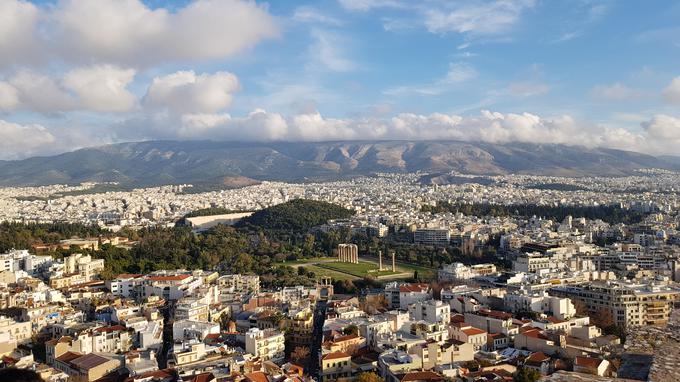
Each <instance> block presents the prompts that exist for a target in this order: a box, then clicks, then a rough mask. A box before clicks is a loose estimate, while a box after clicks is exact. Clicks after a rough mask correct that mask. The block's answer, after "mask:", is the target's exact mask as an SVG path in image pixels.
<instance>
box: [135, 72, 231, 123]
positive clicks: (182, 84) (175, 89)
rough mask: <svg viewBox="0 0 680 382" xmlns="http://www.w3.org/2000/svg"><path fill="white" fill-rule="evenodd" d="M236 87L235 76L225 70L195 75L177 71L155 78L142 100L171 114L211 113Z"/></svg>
mask: <svg viewBox="0 0 680 382" xmlns="http://www.w3.org/2000/svg"><path fill="white" fill-rule="evenodd" d="M237 90H239V82H238V79H237V78H236V76H235V75H233V74H231V73H228V72H217V73H215V74H206V73H204V74H200V75H196V73H194V72H193V71H179V72H176V73H173V74H169V75H167V76H163V77H156V78H154V79H153V82H152V83H151V85H150V86H149V90H148V92H147V94H146V96H145V102H146V103H147V104H148V105H150V106H154V107H162V108H167V109H168V110H170V111H172V112H173V113H214V112H216V111H219V110H222V109H224V108H226V107H228V106H229V105H230V104H231V100H232V94H233V93H234V92H236V91H237Z"/></svg>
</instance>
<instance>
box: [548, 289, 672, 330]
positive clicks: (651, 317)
mask: <svg viewBox="0 0 680 382" xmlns="http://www.w3.org/2000/svg"><path fill="white" fill-rule="evenodd" d="M550 293H551V294H553V295H556V296H563V297H569V298H571V299H572V300H579V301H581V302H583V304H584V305H585V307H586V308H587V310H588V311H589V312H590V313H591V314H602V311H603V310H605V311H608V312H610V313H611V317H612V320H613V321H614V323H615V324H616V325H621V326H640V325H654V326H663V325H665V324H666V323H668V318H669V316H670V312H671V309H672V306H673V302H674V301H676V300H677V299H678V295H679V294H680V291H679V290H678V289H675V288H671V287H667V286H662V285H656V284H651V285H648V284H636V283H631V282H626V281H606V282H592V283H590V284H585V285H580V286H563V287H554V288H551V289H550Z"/></svg>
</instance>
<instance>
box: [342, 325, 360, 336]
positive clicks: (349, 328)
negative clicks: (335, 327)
mask: <svg viewBox="0 0 680 382" xmlns="http://www.w3.org/2000/svg"><path fill="white" fill-rule="evenodd" d="M342 332H343V333H344V334H346V335H350V334H356V335H359V328H358V327H357V326H356V325H348V326H346V327H345V328H344V329H342Z"/></svg>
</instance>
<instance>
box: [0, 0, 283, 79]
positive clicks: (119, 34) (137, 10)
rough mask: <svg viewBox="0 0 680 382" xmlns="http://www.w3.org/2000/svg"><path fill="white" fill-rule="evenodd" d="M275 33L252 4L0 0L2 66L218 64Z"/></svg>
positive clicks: (227, 0) (226, 0) (223, 0)
mask: <svg viewBox="0 0 680 382" xmlns="http://www.w3.org/2000/svg"><path fill="white" fill-rule="evenodd" d="M279 34H280V31H279V27H278V25H277V22H276V20H275V19H274V18H273V17H272V16H271V15H270V14H269V13H268V10H267V7H266V6H262V5H258V4H256V3H255V2H254V1H245V0H196V1H193V2H190V3H189V4H188V5H186V6H184V7H181V8H178V9H174V8H169V7H168V8H163V7H158V8H150V7H149V6H147V5H145V4H144V3H143V2H142V1H140V0H96V1H94V0H58V1H57V2H56V4H54V5H50V6H46V5H44V6H40V7H38V6H35V5H33V4H31V3H29V2H27V1H18V0H3V1H0V65H2V64H7V63H26V62H28V61H29V60H31V61H34V59H35V57H41V58H42V59H48V60H53V61H54V60H57V61H65V62H77V63H87V64H92V63H106V64H120V65H124V66H138V65H153V64H165V63H167V62H168V61H170V62H173V61H196V60H211V59H221V58H225V57H230V56H233V55H234V54H236V53H238V52H241V51H243V50H245V49H248V48H250V47H252V46H254V45H255V44H257V43H258V42H260V41H261V40H263V39H267V38H273V37H277V36H279Z"/></svg>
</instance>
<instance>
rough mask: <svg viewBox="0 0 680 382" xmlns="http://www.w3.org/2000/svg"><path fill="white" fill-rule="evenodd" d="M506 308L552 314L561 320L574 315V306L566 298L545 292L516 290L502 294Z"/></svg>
mask: <svg viewBox="0 0 680 382" xmlns="http://www.w3.org/2000/svg"><path fill="white" fill-rule="evenodd" d="M503 303H504V305H505V308H506V309H509V310H511V311H513V312H518V311H531V312H536V313H544V314H550V315H553V316H555V317H557V318H559V319H561V320H566V319H569V318H570V317H573V316H574V315H576V308H575V307H574V304H573V303H572V302H571V300H570V299H568V298H561V297H556V296H549V295H548V293H547V292H541V293H528V292H526V291H518V292H515V293H507V294H506V295H505V296H503Z"/></svg>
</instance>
